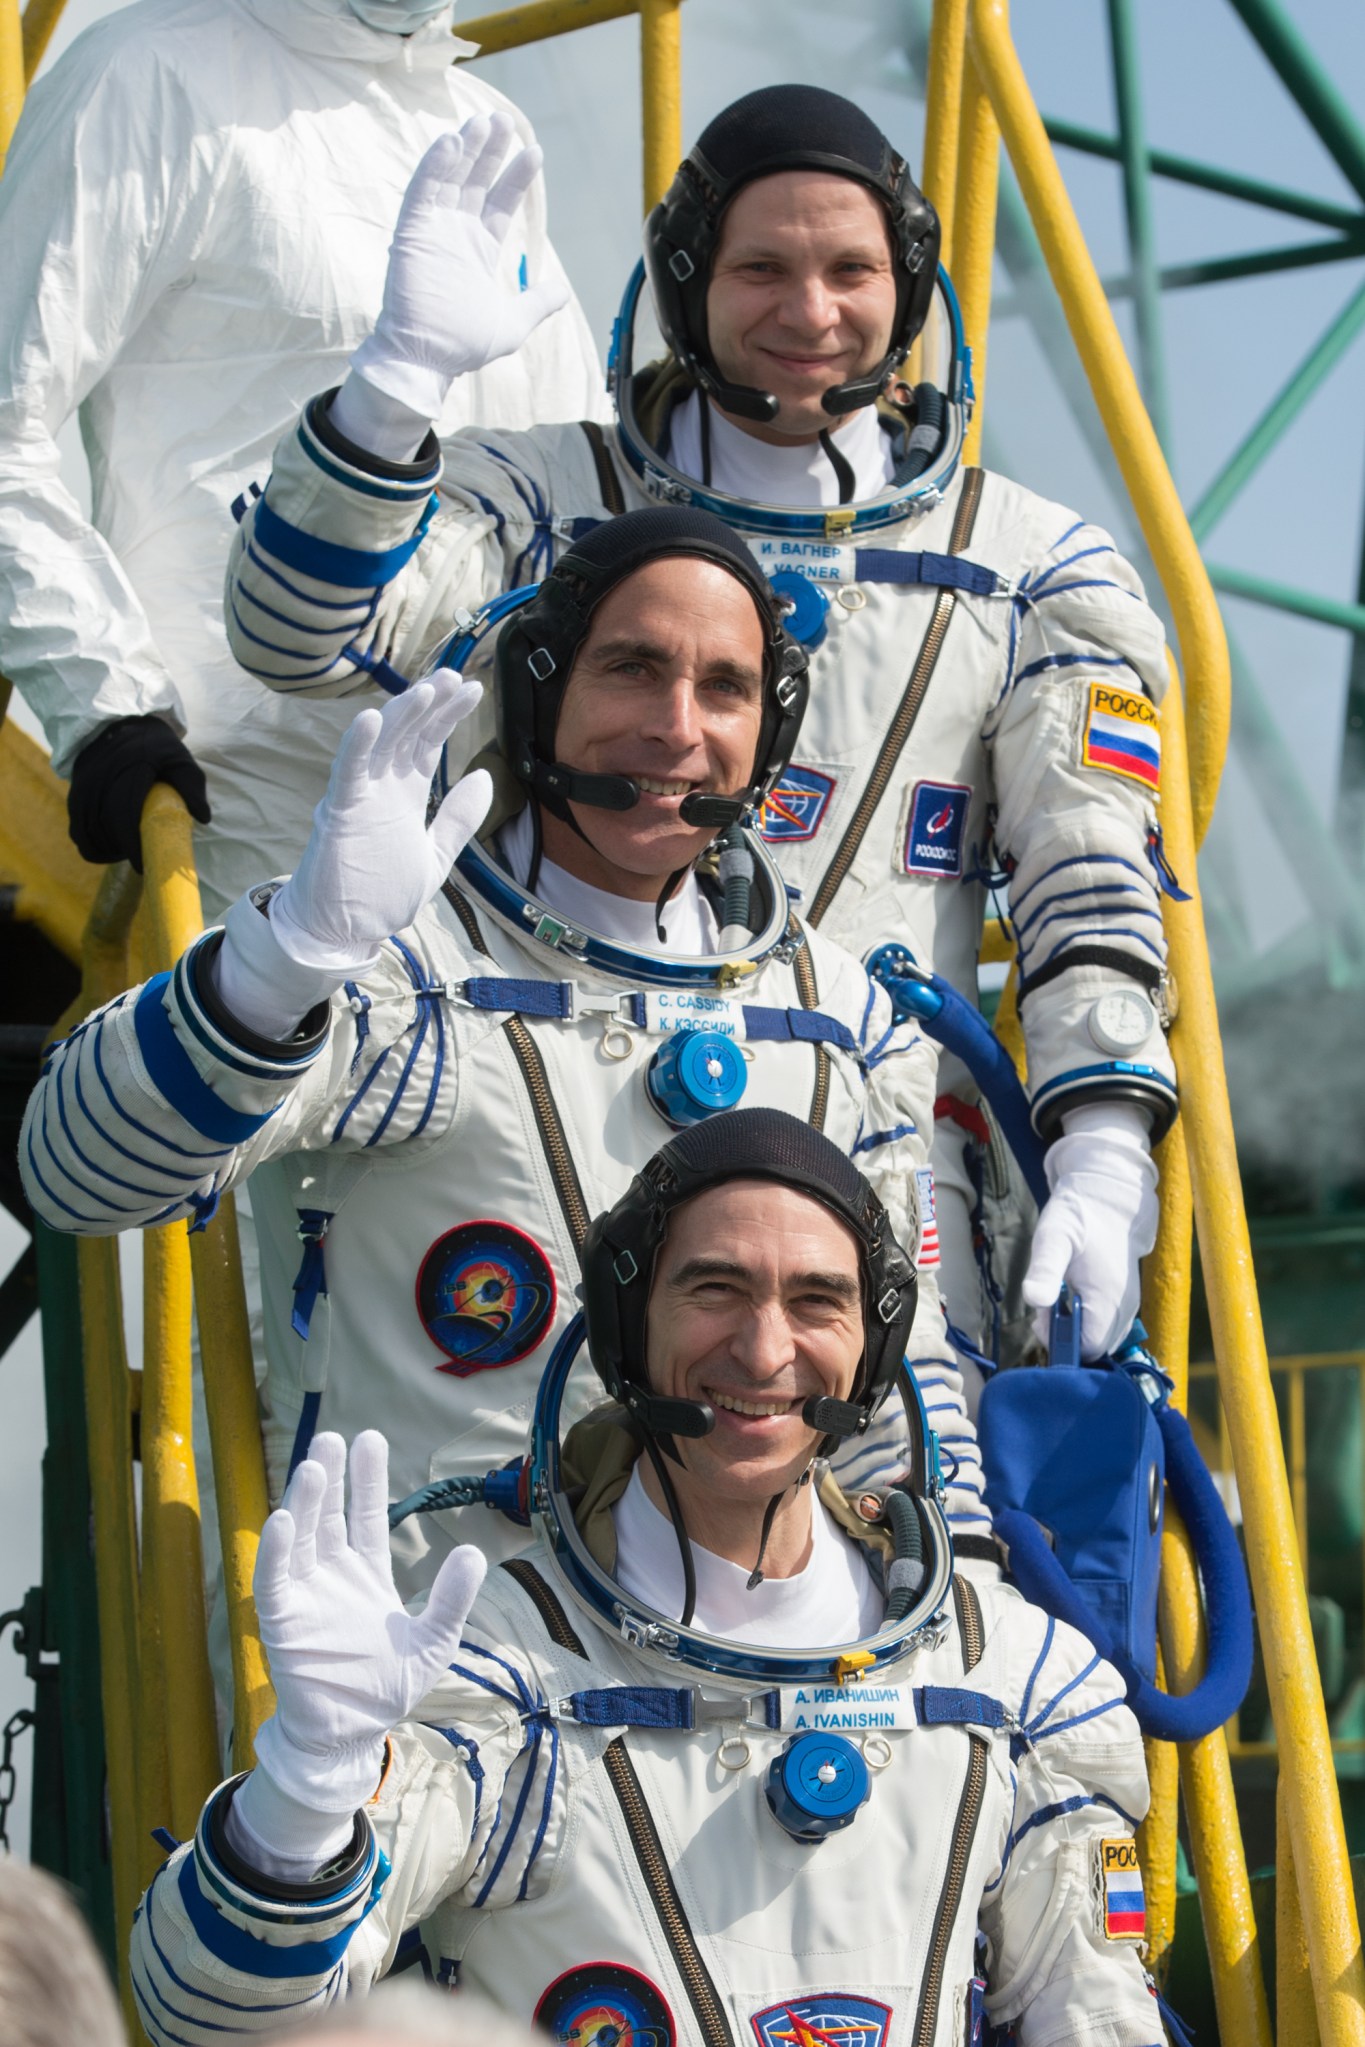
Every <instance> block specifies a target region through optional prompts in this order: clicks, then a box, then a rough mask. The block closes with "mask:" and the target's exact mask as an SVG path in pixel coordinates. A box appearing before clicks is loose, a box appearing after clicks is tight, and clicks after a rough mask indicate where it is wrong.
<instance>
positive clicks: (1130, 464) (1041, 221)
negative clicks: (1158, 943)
mask: <svg viewBox="0 0 1365 2047" xmlns="http://www.w3.org/2000/svg"><path fill="white" fill-rule="evenodd" d="M967 51H968V56H969V58H970V60H971V62H972V63H973V64H974V65H975V67H976V70H977V73H978V75H979V77H980V80H981V83H982V85H983V86H984V88H985V91H986V93H987V95H988V96H989V98H990V102H991V105H992V107H993V109H994V111H995V117H996V120H997V121H998V123H999V125H1000V132H1001V135H1002V137H1003V138H1004V143H1005V147H1006V149H1007V150H1008V151H1009V157H1010V162H1011V164H1012V165H1013V167H1014V172H1015V175H1016V177H1017V178H1018V180H1019V184H1020V188H1021V190H1022V192H1023V195H1024V201H1025V204H1026V205H1027V207H1028V211H1029V216H1030V218H1031V220H1032V222H1033V226H1034V231H1035V232H1036V234H1037V236H1038V240H1039V242H1040V243H1041V245H1042V249H1043V254H1044V256H1045V258H1046V260H1047V266H1048V270H1049V271H1050V273H1051V276H1052V281H1053V283H1054V284H1055V285H1056V287H1057V291H1058V294H1059V296H1060V298H1061V302H1062V308H1063V311H1064V312H1065V314H1066V318H1067V324H1068V326H1069V327H1070V329H1071V334H1072V338H1073V340H1074V341H1075V344H1076V350H1077V353H1078V354H1079V356H1080V358H1081V362H1082V364H1083V366H1084V369H1085V373H1086V376H1087V377H1088V379H1089V381H1090V387H1091V389H1092V391H1093V392H1094V394H1095V400H1096V403H1097V405H1098V407H1099V411H1100V416H1101V418H1102V419H1103V421H1104V426H1105V431H1106V432H1107V434H1108V436H1109V440H1110V443H1111V445H1112V447H1113V450H1114V454H1115V457H1116V459H1117V461H1118V465H1119V468H1120V470H1121V472H1122V475H1123V480H1124V483H1125V485H1126V486H1127V489H1128V494H1129V496H1130V497H1131V499H1132V501H1133V506H1134V509H1135V511H1136V513H1137V516H1138V520H1139V522H1140V524H1141V527H1142V532H1143V535H1144V538H1145V539H1146V542H1147V546H1148V548H1149V550H1150V552H1151V556H1152V559H1153V561H1154V562H1155V563H1156V568H1157V573H1158V575H1159V576H1160V578H1161V582H1162V587H1163V588H1164V590H1165V592H1166V596H1167V598H1168V600H1169V602H1170V606H1171V611H1172V613H1173V615H1174V618H1175V625H1176V631H1177V633H1178V635H1179V638H1180V653H1181V662H1182V666H1183V668H1184V672H1185V675H1186V678H1187V682H1188V687H1189V692H1190V761H1191V774H1192V782H1191V788H1192V792H1193V804H1194V826H1195V840H1196V843H1202V841H1203V838H1204V834H1205V832H1206V831H1207V830H1208V826H1209V820H1210V819H1211V817H1212V816H1213V806H1214V800H1215V798H1216V796H1217V794H1218V782H1219V778H1220V776H1221V774H1222V772H1223V760H1224V756H1225V755H1226V752H1227V741H1228V730H1229V723H1230V719H1231V703H1232V697H1231V672H1230V669H1229V665H1228V649H1227V639H1226V637H1225V635H1224V632H1223V621H1222V619H1221V617H1220V615H1219V611H1218V606H1217V604H1216V602H1215V600H1214V595H1213V589H1212V586H1211V584H1210V583H1209V579H1208V576H1207V574H1206V572H1205V569H1204V564H1203V562H1202V561H1201V560H1200V557H1199V550H1198V548H1197V547H1196V545H1195V541H1194V535H1193V534H1192V533H1191V532H1190V528H1189V522H1188V520H1187V519H1186V517H1185V514H1184V511H1183V509H1182V507H1181V503H1180V498H1179V495H1178V493H1177V491H1176V487H1175V484H1174V482H1173V481H1172V479H1171V472H1170V470H1169V469H1168V468H1167V466H1166V458H1165V457H1164V455H1163V454H1162V452H1161V446H1160V443H1159V442H1158V440H1157V437H1156V434H1155V432H1154V430H1153V427H1152V423H1151V421H1150V420H1149V419H1148V417H1147V413H1146V410H1145V408H1144V406H1143V403H1142V398H1141V395H1140V393H1139V391H1138V386H1137V379H1136V378H1135V377H1134V375H1133V371H1132V366H1131V365H1130V363H1129V361H1128V358H1127V356H1126V355H1125V354H1124V349H1123V343H1122V341H1121V340H1120V338H1119V332H1118V328H1117V326H1116V325H1115V323H1114V316H1113V313H1112V311H1111V309H1110V306H1109V301H1108V299H1107V298H1106V297H1105V295H1104V287H1103V285H1102V284H1101V283H1100V280H1099V277H1098V275H1097V273H1096V270H1095V266H1094V264H1093V263H1092V261H1091V259H1090V253H1089V251H1088V250H1087V248H1086V245H1085V240H1084V237H1083V236H1082V234H1081V229H1080V223H1079V222H1078V221H1077V219H1076V214H1075V209H1074V208H1073V206H1072V204H1071V199H1070V196H1069V195H1068V193H1067V189H1066V185H1065V184H1064V182H1063V180H1062V174H1061V172H1060V170H1059V169H1058V168H1057V161H1056V158H1055V157H1054V155H1053V153H1052V146H1051V144H1050V143H1049V141H1048V139H1047V132H1046V130H1045V129H1044V127H1043V120H1042V116H1041V114H1040V113H1039V112H1038V109H1037V107H1036V106H1035V105H1034V102H1033V98H1032V96H1031V94H1030V92H1029V88H1028V83H1027V80H1026V79H1025V77H1024V73H1023V69H1022V66H1021V65H1020V62H1019V58H1018V55H1017V53H1016V51H1015V49H1014V45H1013V43H1012V42H1011V40H1010V32H1009V18H1008V13H1007V10H1006V6H1005V0H971V8H970V13H969V16H968V26H967ZM954 232H955V238H957V237H960V236H961V233H962V228H961V224H960V221H959V225H958V226H957V228H956V229H955V231H954Z"/></svg>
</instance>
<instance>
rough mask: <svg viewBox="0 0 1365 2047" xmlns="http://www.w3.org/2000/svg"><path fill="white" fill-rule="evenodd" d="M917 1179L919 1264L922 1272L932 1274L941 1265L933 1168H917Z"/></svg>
mask: <svg viewBox="0 0 1365 2047" xmlns="http://www.w3.org/2000/svg"><path fill="white" fill-rule="evenodd" d="M915 1178H916V1180H917V1181H918V1182H919V1259H918V1264H919V1267H920V1270H921V1272H930V1271H932V1270H933V1268H934V1267H935V1266H936V1265H937V1264H938V1263H939V1249H938V1200H937V1197H936V1196H935V1193H934V1170H933V1167H932V1166H919V1167H917V1168H916V1171H915Z"/></svg>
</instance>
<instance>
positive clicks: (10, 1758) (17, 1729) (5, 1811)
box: [0, 1706, 38, 1854]
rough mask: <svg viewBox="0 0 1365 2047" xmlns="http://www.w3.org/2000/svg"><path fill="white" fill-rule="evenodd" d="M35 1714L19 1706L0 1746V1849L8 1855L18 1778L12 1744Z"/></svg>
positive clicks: (31, 1723)
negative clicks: (12, 1809)
mask: <svg viewBox="0 0 1365 2047" xmlns="http://www.w3.org/2000/svg"><path fill="white" fill-rule="evenodd" d="M37 1717H38V1716H37V1714H36V1713H35V1712H34V1710H33V1708H32V1707H31V1706H21V1707H20V1708H19V1710H18V1712H17V1713H11V1714H10V1716H9V1719H8V1720H7V1721H6V1722H5V1732H4V1736H3V1746H0V1849H3V1850H4V1851H5V1853H6V1854H8V1853H9V1846H10V1841H9V1809H10V1807H11V1806H12V1805H13V1803H14V1793H15V1790H16V1789H17V1786H18V1778H17V1777H16V1775H15V1770H14V1744H15V1742H16V1741H17V1740H18V1739H19V1736H20V1735H21V1734H22V1733H23V1731H24V1729H25V1728H26V1727H32V1725H33V1723H34V1721H35V1720H36V1719H37Z"/></svg>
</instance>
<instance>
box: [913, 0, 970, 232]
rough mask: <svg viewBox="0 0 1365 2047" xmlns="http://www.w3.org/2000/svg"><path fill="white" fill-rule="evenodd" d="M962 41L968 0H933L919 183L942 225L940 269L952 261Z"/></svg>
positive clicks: (965, 25)
mask: <svg viewBox="0 0 1365 2047" xmlns="http://www.w3.org/2000/svg"><path fill="white" fill-rule="evenodd" d="M966 47H967V0H934V13H933V20H932V22H931V24H930V28H929V66H928V77H927V79H926V83H925V89H924V162H923V163H922V164H921V165H920V186H921V189H922V190H923V192H924V194H925V197H926V198H928V199H930V200H932V202H933V205H934V209H935V211H936V212H937V214H938V218H939V226H940V228H941V229H942V231H943V240H942V243H941V246H940V248H939V261H940V262H941V263H942V265H943V267H944V269H945V270H951V269H952V267H953V222H954V214H953V201H954V198H955V196H956V188H957V137H958V126H959V123H960V121H961V116H962V66H963V63H964V61H965V57H966Z"/></svg>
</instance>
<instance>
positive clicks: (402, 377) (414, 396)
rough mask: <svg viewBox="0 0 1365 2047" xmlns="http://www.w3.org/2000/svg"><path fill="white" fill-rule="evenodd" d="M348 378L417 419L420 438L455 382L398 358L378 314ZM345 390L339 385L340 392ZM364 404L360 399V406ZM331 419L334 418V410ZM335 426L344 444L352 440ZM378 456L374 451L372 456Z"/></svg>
mask: <svg viewBox="0 0 1365 2047" xmlns="http://www.w3.org/2000/svg"><path fill="white" fill-rule="evenodd" d="M351 377H361V378H363V379H364V381H365V382H366V383H367V384H368V385H369V386H370V387H371V389H372V390H373V391H375V392H376V393H380V394H382V395H383V397H385V398H390V399H393V400H395V401H396V402H397V403H398V404H399V405H401V406H403V407H404V408H405V410H406V411H407V413H408V414H409V416H410V417H413V418H416V419H420V420H421V421H422V422H423V428H422V432H423V434H424V433H425V432H426V429H427V427H429V426H431V425H433V424H434V423H435V421H437V420H438V419H439V418H440V417H441V414H442V413H443V412H444V411H445V404H446V399H447V398H448V397H449V396H450V387H451V385H452V384H453V383H454V381H455V379H454V377H453V376H451V375H449V374H448V373H447V372H446V371H445V370H442V369H437V368H436V367H435V366H434V365H433V364H431V363H416V362H410V361H408V359H407V357H406V356H403V355H400V354H399V353H398V351H397V350H396V349H395V348H394V347H393V345H392V343H391V342H390V341H389V340H388V339H387V337H386V335H385V333H384V322H383V316H382V314H381V316H380V322H379V325H378V326H377V327H376V329H375V331H374V333H373V334H370V335H368V336H367V337H366V339H365V340H364V341H362V342H361V344H360V346H359V348H358V349H357V350H356V352H355V354H354V355H353V356H352V357H351ZM350 381H351V378H348V379H347V383H349V382H350ZM345 388H346V387H345V385H343V386H342V389H343V390H344V389H345ZM364 402H365V401H364V400H363V399H362V400H361V403H362V404H363V403H364ZM332 416H333V418H336V413H335V410H334V411H333V415H332ZM337 425H338V426H339V427H340V428H341V431H342V433H344V434H346V436H347V439H348V440H354V439H355V438H356V436H355V435H354V434H351V433H349V432H348V430H347V428H346V427H345V426H343V425H342V422H341V420H339V419H338V420H337ZM421 438H422V435H420V434H419V436H418V441H419V444H420V441H421ZM360 445H361V446H362V447H364V446H365V445H366V443H365V442H363V441H362V442H361V443H360ZM381 452H382V451H381V450H380V449H378V448H376V450H375V453H376V454H379V453H381ZM395 459H396V460H402V459H403V458H402V457H396V458H395Z"/></svg>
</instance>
